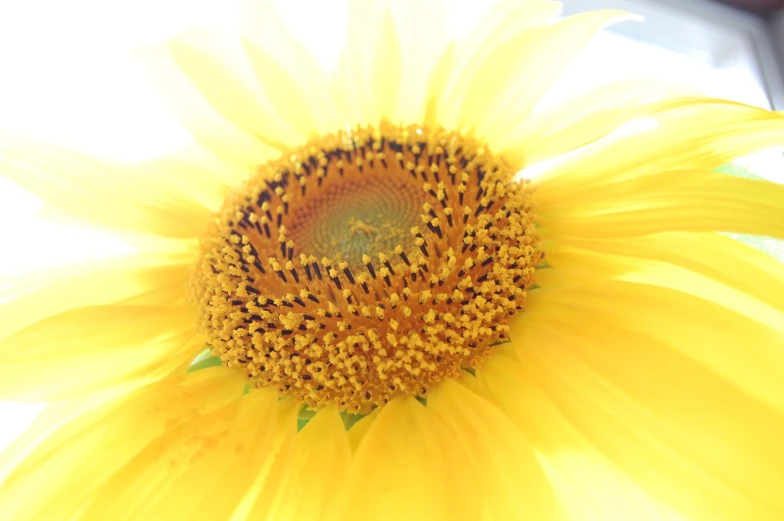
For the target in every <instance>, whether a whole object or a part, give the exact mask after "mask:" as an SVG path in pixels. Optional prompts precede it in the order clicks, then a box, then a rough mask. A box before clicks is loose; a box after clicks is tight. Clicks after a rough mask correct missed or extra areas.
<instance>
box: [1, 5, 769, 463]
mask: <svg viewBox="0 0 784 521" xmlns="http://www.w3.org/2000/svg"><path fill="white" fill-rule="evenodd" d="M564 3H565V7H566V11H567V12H575V11H583V10H587V9H590V8H597V7H616V8H617V7H621V8H625V9H627V10H630V11H633V12H634V11H637V12H643V13H644V14H645V15H646V19H647V21H646V22H642V23H639V22H626V23H625V24H623V26H621V27H618V28H616V29H613V30H612V31H607V32H605V33H603V34H601V35H599V36H598V37H597V38H596V39H595V41H594V42H593V44H592V45H591V46H590V47H589V48H588V49H586V51H585V52H584V53H583V54H582V56H581V57H580V59H579V60H578V62H577V63H576V64H575V65H574V67H573V68H572V69H571V70H570V71H569V72H568V73H567V76H566V77H565V78H564V79H563V81H562V82H561V83H560V84H559V85H558V87H557V88H556V89H555V91H554V92H553V93H552V100H557V99H561V98H564V97H571V96H577V95H579V94H580V92H581V91H582V90H585V89H589V88H591V87H593V86H596V85H597V84H600V83H603V82H607V81H614V80H620V79H634V78H659V79H663V80H668V81H670V82H671V83H674V84H679V85H684V86H688V87H690V88H692V89H694V90H696V91H699V92H702V93H704V94H707V95H711V96H716V97H722V98H727V99H733V100H737V101H742V102H745V103H749V104H752V105H757V106H761V107H765V108H773V107H774V105H776V104H777V103H776V100H777V99H781V95H782V93H781V89H780V85H779V84H778V83H777V82H776V81H774V80H772V79H771V78H777V77H779V76H778V74H779V72H778V70H775V64H774V63H772V62H771V61H770V60H769V59H765V57H764V56H762V57H761V54H760V53H761V52H762V51H765V52H767V51H769V49H767V47H765V45H764V42H763V44H762V45H761V44H760V41H759V40H758V39H756V38H759V35H757V34H756V32H757V31H756V28H757V26H756V25H755V22H754V21H753V20H752V19H751V18H750V17H747V16H745V15H742V14H740V13H738V12H735V11H732V10H728V9H726V8H719V7H717V8H715V9H714V8H712V7H710V6H709V2H708V1H700V0H696V1H692V0H683V1H680V2H678V3H674V2H672V1H665V0H660V1H659V2H657V1H656V0H615V1H613V0H606V1H602V0H571V1H570V0H566V1H565V2H564ZM231 4H232V2H230V1H227V0H0V136H2V135H3V132H5V133H10V134H12V135H20V134H30V135H34V136H37V137H39V138H43V139H46V140H49V141H51V142H54V143H57V144H61V145H65V146H68V147H72V148H76V149H79V150H82V151H85V152H94V153H100V154H103V155H111V156H115V157H117V158H120V159H123V160H128V161H134V160H140V159H145V158H150V157H154V156H156V155H159V154H163V153H166V152H167V151H171V150H175V149H177V148H179V147H182V146H185V145H187V144H188V143H189V137H188V135H187V134H186V133H185V132H184V130H183V129H182V128H181V127H180V126H179V125H178V124H177V123H176V122H175V121H174V120H173V119H171V118H170V117H169V116H168V114H167V113H166V111H165V108H164V107H163V106H162V104H161V103H160V102H159V101H158V99H157V98H156V97H155V95H154V93H153V91H152V90H151V88H150V86H149V85H148V84H147V83H146V82H145V81H144V79H143V76H142V74H141V73H140V70H139V69H138V68H137V66H136V64H135V63H134V61H133V58H132V56H131V52H132V50H133V49H135V48H137V47H138V46H140V45H144V44H149V43H152V42H156V41H163V40H165V39H166V38H168V37H171V36H173V35H174V34H176V33H177V32H179V31H180V30H182V29H184V28H185V27H187V26H189V25H192V24H207V25H211V26H218V27H225V28H232V27H235V26H236V24H237V13H236V11H234V10H233V9H232V6H231ZM279 4H280V7H281V9H282V11H283V14H284V16H285V17H286V19H287V20H288V21H289V23H290V24H291V26H292V28H293V29H294V30H295V32H296V33H297V34H298V35H299V36H300V37H301V38H303V40H305V42H306V43H307V44H309V45H310V46H311V47H312V48H313V49H314V52H316V54H317V56H318V58H319V59H320V60H321V61H322V62H324V63H325V64H327V65H329V64H331V63H333V62H334V60H335V57H336V55H337V52H338V50H339V48H340V46H341V45H342V42H341V41H340V40H336V39H334V35H335V34H339V33H340V32H341V31H340V28H341V27H343V26H345V22H344V19H343V16H344V9H345V1H340V0H336V1H319V0H281V1H280V2H279ZM684 6H686V7H688V9H686V8H685V7H684ZM485 7H486V4H485V3H483V2H481V1H479V0H466V1H465V2H464V3H462V4H460V5H459V6H458V8H457V9H455V11H454V12H452V13H449V14H450V21H451V22H452V25H453V27H454V30H455V31H460V30H461V28H463V27H465V26H466V25H467V24H468V23H469V22H470V21H471V20H473V19H475V17H476V14H477V12H478V11H480V10H482V9H484V8H485ZM682 9H685V10H682ZM701 9H702V11H700V10H701ZM325 28H330V33H329V34H330V35H332V36H331V37H330V36H328V35H326V34H325V32H324V29H325ZM768 58H769V57H768ZM779 79H780V78H779ZM776 108H781V107H776ZM743 162H744V163H745V164H748V165H750V166H751V168H752V170H753V171H754V172H755V173H757V174H758V175H761V176H763V177H766V178H769V179H773V180H777V181H779V182H782V181H784V177H782V172H783V169H782V161H781V154H780V153H778V152H769V153H766V154H760V155H758V156H756V157H754V158H747V159H744V160H743ZM40 204H41V203H40V201H39V200H38V199H37V198H36V197H35V196H33V195H32V194H30V193H28V192H25V191H23V190H21V189H19V188H18V187H15V186H13V185H11V184H10V183H8V182H7V181H4V180H2V179H1V178H0V244H1V245H2V249H1V250H0V251H2V252H3V254H2V255H0V290H2V281H3V280H4V279H5V280H8V278H9V277H10V278H13V277H17V276H20V275H23V274H26V273H29V272H31V271H35V270H38V269H42V268H46V267H50V266H53V265H58V264H63V263H73V262H78V261H81V260H84V259H87V258H94V257H96V256H106V255H116V254H122V253H125V252H128V251H129V247H128V246H127V245H124V244H122V243H120V242H118V241H117V240H114V239H111V238H108V237H103V236H100V235H97V234H95V233H90V232H85V231H81V230H76V229H73V228H69V227H66V226H64V225H60V224H56V223H49V222H43V221H41V220H39V219H37V217H36V211H37V209H38V208H39V207H40ZM0 319H2V320H12V319H13V317H9V316H7V315H6V314H3V312H2V307H0ZM40 407H41V406H40V405H29V404H27V405H21V404H10V403H5V404H3V403H0V448H2V447H3V446H5V445H6V444H7V443H8V442H10V441H11V440H12V439H14V438H15V437H16V436H17V435H18V434H19V433H20V432H21V430H23V429H24V428H25V426H26V425H27V424H28V423H29V421H31V419H32V418H33V417H34V415H35V414H36V413H37V411H38V410H40Z"/></svg>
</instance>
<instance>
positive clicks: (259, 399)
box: [84, 389, 277, 521]
mask: <svg viewBox="0 0 784 521" xmlns="http://www.w3.org/2000/svg"><path fill="white" fill-rule="evenodd" d="M276 409H277V394H276V393H275V392H274V391H273V390H271V389H267V390H257V391H254V392H251V393H250V394H248V395H246V396H243V397H242V398H240V399H239V400H236V401H234V402H233V403H231V404H229V405H227V406H225V407H222V408H220V409H217V410H215V411H212V412H208V413H205V414H202V415H197V416H194V417H193V418H192V419H190V420H189V421H187V422H185V423H183V424H181V425H179V426H177V427H174V428H171V429H167V431H166V432H165V433H164V434H163V435H161V436H160V437H158V438H157V439H156V440H155V441H154V442H152V443H151V444H150V445H148V446H147V447H146V448H145V449H144V450H142V451H141V452H139V453H138V454H137V455H136V456H135V457H134V458H133V459H132V460H131V461H129V462H128V463H127V464H126V465H125V466H124V467H123V468H122V469H121V470H120V471H119V472H117V473H116V474H115V475H114V476H113V477H112V479H111V480H109V481H108V482H107V483H106V484H105V485H104V486H103V487H102V489H101V491H100V492H99V493H98V494H97V497H96V498H95V500H94V501H93V502H92V503H91V504H90V506H89V508H88V509H87V511H86V512H85V513H84V518H85V519H88V520H93V519H94V520H96V521H97V520H101V519H116V520H118V521H119V520H128V521H130V520H135V519H154V518H156V517H157V518H160V519H177V518H179V519H227V518H228V517H229V516H230V515H231V514H232V513H233V512H234V510H235V509H236V508H237V505H238V504H239V503H240V501H241V500H242V498H243V496H244V495H245V493H246V492H247V491H248V488H249V487H250V485H251V483H252V482H253V479H254V478H255V476H256V473H257V472H258V471H259V469H260V468H261V467H262V466H263V464H264V462H265V461H266V460H267V458H268V456H269V452H268V451H269V448H270V446H271V444H272V438H273V433H274V431H275V429H274V425H275V420H276V413H277V410H276Z"/></svg>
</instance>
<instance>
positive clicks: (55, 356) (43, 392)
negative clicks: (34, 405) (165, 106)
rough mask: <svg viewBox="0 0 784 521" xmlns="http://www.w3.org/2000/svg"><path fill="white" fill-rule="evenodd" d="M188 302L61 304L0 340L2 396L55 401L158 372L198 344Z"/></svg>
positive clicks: (177, 363)
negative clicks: (66, 306) (55, 310)
mask: <svg viewBox="0 0 784 521" xmlns="http://www.w3.org/2000/svg"><path fill="white" fill-rule="evenodd" d="M194 335H195V332H194V331H193V310H192V309H191V308H190V307H187V306H168V307H167V306H162V305H158V306H130V305H120V304H108V305H103V306H88V307H82V308H76V309H71V310H67V311H63V312H61V313H58V314H56V315H53V316H51V317H48V318H45V319H43V320H40V321H38V322H36V323H35V324H33V325H31V326H29V327H27V328H25V329H23V330H21V331H19V332H17V333H14V334H13V335H11V336H10V337H8V338H6V339H4V340H3V342H2V344H0V362H2V363H0V396H2V398H3V399H5V400H16V401H55V400H62V399H66V398H71V397H74V396H78V395H80V394H82V393H87V392H93V391H96V390H100V389H102V388H106V387H110V386H115V385H122V384H125V383H127V382H130V381H134V380H138V381H140V382H144V381H151V380H155V379H159V378H161V377H162V376H165V375H166V374H168V373H170V372H171V371H174V370H177V369H183V370H184V368H185V367H187V364H188V363H189V362H190V361H191V360H192V359H193V357H194V356H195V355H196V354H198V353H199V352H200V351H201V350H202V349H203V342H204V340H203V339H200V338H198V337H195V336H194Z"/></svg>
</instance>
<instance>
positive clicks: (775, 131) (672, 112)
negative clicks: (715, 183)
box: [537, 98, 784, 205]
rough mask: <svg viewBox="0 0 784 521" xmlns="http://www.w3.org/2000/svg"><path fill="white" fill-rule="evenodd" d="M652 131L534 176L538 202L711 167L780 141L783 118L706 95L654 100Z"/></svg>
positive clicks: (590, 195)
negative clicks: (640, 178) (667, 172)
mask: <svg viewBox="0 0 784 521" xmlns="http://www.w3.org/2000/svg"><path fill="white" fill-rule="evenodd" d="M656 104H657V105H658V108H656V110H655V112H654V113H652V114H651V119H652V120H653V121H654V122H655V123H657V126H656V127H655V128H653V129H649V130H645V131H642V132H636V133H633V134H630V135H625V136H622V137H621V136H619V137H617V138H615V139H610V140H608V142H607V143H602V142H599V143H597V144H596V146H594V147H588V148H587V149H586V150H585V151H584V152H581V153H578V154H575V155H573V156H571V157H570V158H569V159H568V160H566V161H564V162H562V163H559V164H558V165H557V166H556V167H554V168H552V169H551V170H549V171H547V172H546V173H545V174H543V175H542V176H540V177H538V178H537V185H538V194H537V196H538V199H539V201H540V204H543V205H557V204H563V205H568V204H572V203H576V202H581V201H584V200H590V199H594V198H596V197H601V196H602V194H604V193H605V192H607V191H618V190H622V189H623V188H624V187H623V186H620V183H619V182H620V181H625V180H630V181H631V182H637V178H638V177H640V176H648V175H651V174H656V173H659V172H666V171H668V170H690V169H698V170H711V169H714V168H718V167H720V166H722V165H724V164H726V163H729V162H730V161H733V160H734V159H736V158H738V157H740V156H743V155H746V154H750V153H752V152H755V151H757V150H761V149H763V148H766V147H771V146H775V145H781V144H782V143H784V116H783V115H782V114H780V113H776V112H769V111H767V110H763V109H760V108H757V107H750V106H747V105H743V104H741V103H735V102H731V101H726V100H715V99H710V98H675V99H669V100H664V101H661V102H656Z"/></svg>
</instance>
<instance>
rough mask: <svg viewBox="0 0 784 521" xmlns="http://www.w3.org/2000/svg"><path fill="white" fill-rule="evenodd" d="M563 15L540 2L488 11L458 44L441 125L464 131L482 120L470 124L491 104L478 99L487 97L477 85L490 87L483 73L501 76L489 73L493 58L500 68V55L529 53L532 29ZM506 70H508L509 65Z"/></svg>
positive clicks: (557, 8) (441, 108) (555, 5)
mask: <svg viewBox="0 0 784 521" xmlns="http://www.w3.org/2000/svg"><path fill="white" fill-rule="evenodd" d="M560 12H561V6H560V4H558V3H555V2H540V1H530V2H508V1H505V2H498V3H496V4H494V5H493V6H491V7H490V8H489V9H488V10H487V11H485V13H484V14H483V15H482V17H481V18H480V20H479V21H478V22H477V23H476V24H475V25H474V29H473V30H472V31H469V32H468V34H466V36H465V37H464V38H462V39H461V41H459V42H458V45H457V48H456V51H457V60H456V63H455V65H454V69H453V70H452V71H450V72H451V81H450V82H449V84H448V85H447V86H446V87H445V89H444V90H443V92H441V93H440V99H439V105H438V114H439V121H440V123H441V124H442V125H443V126H445V127H448V128H460V127H461V126H465V125H466V124H467V125H468V128H471V125H472V123H475V122H476V121H480V120H479V119H477V120H476V121H474V120H471V121H468V117H470V116H472V115H477V116H479V114H478V113H477V112H475V111H476V110H480V109H479V105H481V104H483V103H487V101H486V100H485V101H483V100H477V99H475V98H474V96H475V95H476V94H483V93H481V92H477V88H478V87H477V86H478V85H480V84H485V85H486V83H484V81H485V80H486V78H485V77H484V76H479V74H480V70H481V71H482V73H483V74H487V73H490V74H497V71H495V69H489V70H488V66H487V65H486V64H487V63H488V60H489V59H490V57H491V56H495V57H496V58H494V59H493V60H494V61H495V62H496V65H497V62H498V58H499V54H503V53H505V54H506V58H509V53H515V54H520V53H524V52H528V49H527V46H528V45H529V44H530V43H531V38H532V36H531V34H532V33H529V30H530V29H531V28H533V27H536V26H539V25H543V24H546V23H548V22H550V21H552V20H553V19H554V18H555V17H556V16H558V14H559V13H560ZM541 30H543V29H540V31H541ZM533 34H534V35H535V34H538V33H536V32H534V33H533ZM523 35H525V36H523ZM507 51H508V52H507ZM503 69H508V64H507V63H505V62H504V63H503ZM518 72H519V71H518ZM475 85H476V86H475ZM504 86H505V85H502V86H500V87H504ZM472 91H473V92H472Z"/></svg>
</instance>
